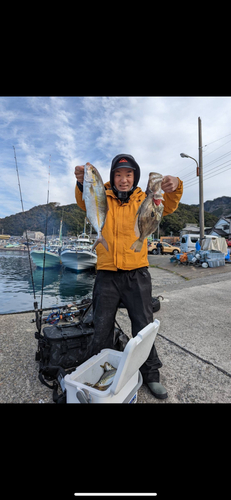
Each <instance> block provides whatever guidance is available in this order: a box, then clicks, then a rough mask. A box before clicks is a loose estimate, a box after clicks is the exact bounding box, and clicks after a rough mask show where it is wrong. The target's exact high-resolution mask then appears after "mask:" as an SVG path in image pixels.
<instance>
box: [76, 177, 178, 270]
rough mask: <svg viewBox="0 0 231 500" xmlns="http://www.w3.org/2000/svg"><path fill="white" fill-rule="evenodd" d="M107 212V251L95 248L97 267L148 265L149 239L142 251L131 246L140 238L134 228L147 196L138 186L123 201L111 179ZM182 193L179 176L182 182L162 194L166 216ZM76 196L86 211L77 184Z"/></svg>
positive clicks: (126, 267)
mask: <svg viewBox="0 0 231 500" xmlns="http://www.w3.org/2000/svg"><path fill="white" fill-rule="evenodd" d="M105 189H106V195H107V202H108V209H109V210H108V212H107V217H106V222H105V225H104V227H103V230H102V235H103V236H104V238H105V240H106V241H107V244H108V249H109V250H108V251H107V250H106V249H105V248H104V246H103V245H101V244H99V245H97V247H96V252H97V270H108V271H117V269H123V270H127V271H131V270H132V269H138V268H139V267H145V266H148V265H149V262H148V247H147V240H144V243H143V247H142V250H141V251H140V252H134V250H131V249H130V247H131V245H132V244H133V243H134V241H136V240H137V236H136V234H135V231H134V226H135V217H136V213H137V210H138V208H139V207H140V205H141V203H142V201H143V200H144V199H145V198H146V193H144V192H143V191H142V190H141V189H140V188H139V187H137V188H136V189H135V191H134V192H133V193H132V195H131V196H130V199H129V201H128V203H123V204H122V203H121V201H120V200H118V198H117V197H116V196H115V194H114V193H113V191H112V189H111V185H110V182H107V183H106V184H105ZM182 194H183V182H182V181H181V180H180V179H179V185H178V188H177V189H176V191H174V192H173V193H164V194H163V204H164V212H163V216H164V215H169V214H171V213H172V212H174V211H175V210H176V209H177V207H178V205H179V201H180V199H181V196H182ZM75 197H76V201H77V204H78V206H79V207H80V208H82V209H83V210H85V211H86V207H85V203H84V201H83V199H82V192H81V191H80V189H79V188H78V186H77V184H76V188H75Z"/></svg>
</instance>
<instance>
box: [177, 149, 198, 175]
mask: <svg viewBox="0 0 231 500" xmlns="http://www.w3.org/2000/svg"><path fill="white" fill-rule="evenodd" d="M180 156H181V158H191V160H194V161H195V162H196V164H197V177H199V165H198V162H197V160H195V158H193V157H192V156H189V155H186V154H185V153H180Z"/></svg>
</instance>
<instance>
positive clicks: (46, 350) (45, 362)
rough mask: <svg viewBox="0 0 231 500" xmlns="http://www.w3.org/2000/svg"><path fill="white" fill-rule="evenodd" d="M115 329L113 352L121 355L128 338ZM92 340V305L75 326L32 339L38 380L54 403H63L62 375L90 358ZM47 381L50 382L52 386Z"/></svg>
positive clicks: (45, 331)
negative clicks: (50, 391) (35, 350)
mask: <svg viewBox="0 0 231 500" xmlns="http://www.w3.org/2000/svg"><path fill="white" fill-rule="evenodd" d="M116 325H117V326H115V327H114V342H113V343H114V349H116V350H118V351H123V350H124V348H125V346H126V344H127V342H128V341H129V338H128V336H127V335H126V334H125V333H124V332H123V331H122V329H121V327H120V326H119V325H118V323H117V322H116ZM93 336H94V325H93V305H92V304H91V305H90V306H89V307H88V309H87V310H86V311H85V312H84V314H83V316H82V318H81V320H80V321H79V322H78V323H73V324H70V325H68V324H67V325H66V324H61V325H52V326H45V327H44V328H43V331H42V333H39V332H36V333H35V338H36V339H37V340H38V350H37V352H36V357H35V359H36V361H39V380H40V382H42V384H44V385H46V386H47V387H49V388H50V389H53V400H54V401H55V402H56V403H65V402H66V395H65V386H64V381H63V379H64V377H65V375H66V374H67V373H71V372H72V371H73V370H74V369H75V368H76V367H77V366H79V365H81V364H82V363H84V361H86V360H87V359H89V358H90V357H91V356H92V343H93ZM49 381H53V382H52V384H50V383H49ZM59 386H60V387H61V390H62V394H61V395H58V387H59Z"/></svg>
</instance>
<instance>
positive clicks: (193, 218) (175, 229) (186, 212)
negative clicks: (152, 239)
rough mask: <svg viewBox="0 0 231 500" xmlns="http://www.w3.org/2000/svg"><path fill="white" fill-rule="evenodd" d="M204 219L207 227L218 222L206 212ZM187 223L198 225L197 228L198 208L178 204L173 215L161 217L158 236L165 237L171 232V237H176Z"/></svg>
mask: <svg viewBox="0 0 231 500" xmlns="http://www.w3.org/2000/svg"><path fill="white" fill-rule="evenodd" d="M204 218H205V226H207V227H212V226H213V225H214V224H215V223H216V222H217V220H218V217H217V216H216V215H214V214H211V213H209V212H206V211H205V212H204ZM187 223H192V224H198V226H199V207H197V206H195V205H186V204H184V203H179V206H178V208H177V210H176V211H175V212H174V213H173V214H171V215H167V216H166V217H163V219H162V221H161V223H160V234H161V235H165V236H167V235H169V234H170V232H171V231H172V233H173V235H175V236H178V235H179V231H181V229H183V227H185V225H186V224H187Z"/></svg>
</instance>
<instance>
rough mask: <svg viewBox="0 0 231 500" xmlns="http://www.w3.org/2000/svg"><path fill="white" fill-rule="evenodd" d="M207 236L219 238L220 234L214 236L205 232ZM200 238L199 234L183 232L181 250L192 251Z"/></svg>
mask: <svg viewBox="0 0 231 500" xmlns="http://www.w3.org/2000/svg"><path fill="white" fill-rule="evenodd" d="M204 237H205V238H206V239H207V238H218V236H213V235H211V234H205V236H204ZM198 240H200V235H199V234H183V236H181V239H180V250H181V252H191V251H192V250H195V248H196V242H197V241H198Z"/></svg>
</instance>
